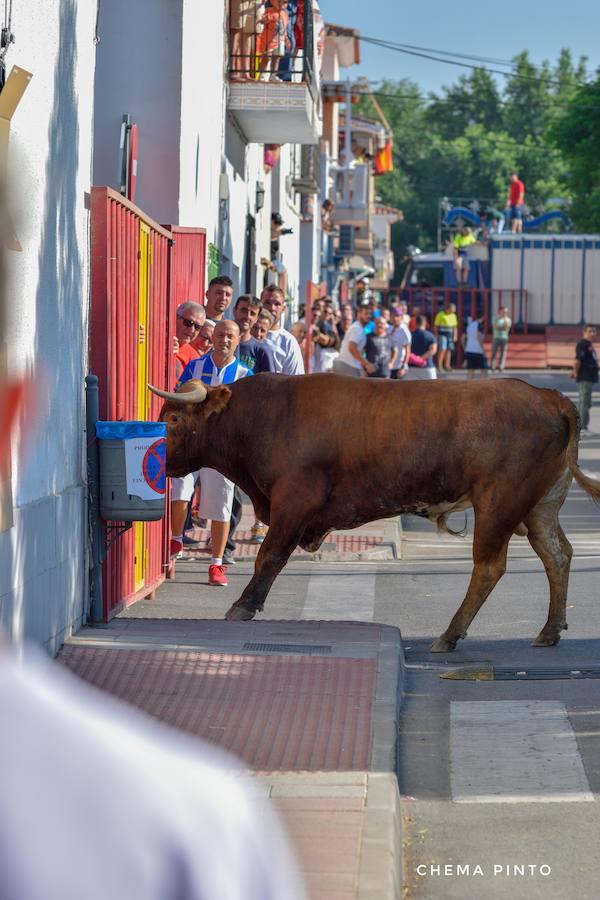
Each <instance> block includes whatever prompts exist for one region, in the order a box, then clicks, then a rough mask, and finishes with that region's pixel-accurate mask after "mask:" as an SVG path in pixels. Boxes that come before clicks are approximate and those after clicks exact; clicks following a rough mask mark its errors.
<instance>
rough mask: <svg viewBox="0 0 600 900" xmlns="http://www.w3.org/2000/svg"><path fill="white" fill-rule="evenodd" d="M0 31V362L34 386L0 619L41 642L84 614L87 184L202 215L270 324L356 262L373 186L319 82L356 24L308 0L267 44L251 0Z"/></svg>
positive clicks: (354, 50)
mask: <svg viewBox="0 0 600 900" xmlns="http://www.w3.org/2000/svg"><path fill="white" fill-rule="evenodd" d="M324 7H325V4H324ZM289 8H290V10H291V11H292V12H293V10H294V8H295V5H294V4H293V3H291V4H289ZM257 11H260V15H261V16H262V15H264V14H266V12H265V10H264V6H263V5H262V4H257ZM324 13H326V8H324ZM12 30H13V32H14V33H15V36H16V38H17V42H16V43H15V44H12V45H10V47H9V49H8V52H7V56H6V63H7V72H8V73H10V72H11V69H12V67H13V66H16V67H17V71H16V77H18V78H24V79H25V81H26V85H25V87H24V88H23V90H22V97H21V99H20V101H19V103H18V105H17V107H16V109H15V110H14V111H13V112H12V114H11V118H10V143H9V153H8V158H9V167H10V179H9V180H10V182H11V184H15V185H16V188H15V192H14V194H15V198H14V199H16V201H17V203H16V206H17V214H16V217H15V231H16V234H17V237H18V242H19V244H20V247H21V249H20V250H17V249H14V250H11V251H9V255H10V278H11V285H10V291H9V294H10V296H11V297H12V298H13V302H12V307H11V322H10V334H11V337H10V341H9V345H8V347H7V348H5V349H4V353H3V354H2V352H1V351H0V365H7V367H8V370H9V371H10V370H12V369H21V370H26V371H29V372H31V375H32V381H33V384H34V385H35V393H36V396H37V397H38V398H39V400H38V409H37V414H36V419H37V423H36V422H33V423H26V424H27V425H28V426H29V427H28V428H24V429H23V434H22V435H19V436H17V438H16V439H15V442H14V446H13V448H12V461H11V463H12V465H11V471H10V473H8V472H6V473H4V474H3V476H2V478H1V479H0V510H1V515H0V623H1V624H2V625H3V626H4V628H5V629H6V630H7V631H8V633H9V635H10V636H11V637H12V638H13V639H15V640H17V641H20V640H22V639H23V638H31V639H33V640H35V641H36V642H38V643H40V644H43V645H44V646H46V647H47V649H48V650H49V651H50V652H54V651H55V650H56V649H57V648H58V647H59V646H60V644H61V643H62V641H63V640H64V638H65V637H66V636H68V635H69V633H71V632H72V631H73V630H76V629H77V628H78V627H79V626H80V625H81V624H82V622H84V621H85V620H86V617H87V616H88V614H89V575H88V573H89V568H90V550H89V529H88V505H87V485H86V445H87V437H86V434H85V404H84V377H85V375H86V374H87V372H88V371H89V360H90V346H91V342H93V341H94V335H93V334H90V333H89V321H90V305H91V304H92V303H94V302H95V303H98V302H99V299H98V297H96V298H94V297H93V296H92V293H93V291H92V290H91V286H90V270H91V253H92V252H93V251H92V247H93V245H92V243H91V241H90V228H91V223H90V199H89V198H90V192H91V189H92V186H94V185H95V186H108V187H110V188H112V189H114V190H116V191H124V190H129V191H130V199H131V200H132V201H133V202H134V203H135V205H136V206H137V207H139V209H140V211H142V212H143V215H144V216H145V217H147V218H149V219H152V220H153V221H154V222H155V223H158V224H162V225H167V226H180V227H183V228H190V229H203V230H204V231H205V233H206V239H205V242H204V244H203V246H204V247H205V251H204V252H205V258H204V259H203V260H201V261H200V262H201V265H202V266H203V267H204V274H205V276H206V278H210V277H212V276H214V275H215V274H217V273H219V274H227V275H230V276H231V278H232V280H233V284H234V294H235V295H238V294H240V293H253V294H259V293H260V291H261V289H262V287H263V286H264V285H265V284H272V283H275V284H278V285H280V286H281V287H282V288H283V290H284V291H285V293H286V296H287V300H288V314H287V322H288V324H289V323H290V322H291V321H293V320H295V319H296V318H298V317H299V316H300V315H301V314H302V309H303V307H304V305H305V303H306V300H307V299H310V298H312V297H313V296H315V293H316V294H318V292H319V291H320V290H322V289H323V288H319V287H318V285H319V283H320V282H324V281H325V282H328V283H329V287H330V289H331V288H335V287H336V285H338V283H339V282H340V281H344V280H345V279H346V280H347V278H348V277H350V275H352V272H353V269H352V264H353V263H352V257H353V256H357V255H358V256H359V257H360V258H361V260H363V261H365V260H366V261H368V260H369V259H370V260H371V262H373V261H374V256H373V253H374V251H373V248H372V244H373V238H372V234H371V231H370V223H371V220H372V215H371V212H372V209H373V205H374V203H375V194H374V189H373V179H372V170H371V166H370V163H369V162H366V163H360V164H356V163H355V162H353V163H352V164H351V163H350V160H349V159H347V160H346V161H344V159H343V158H342V156H341V154H342V152H343V147H344V140H343V135H344V134H345V133H348V132H349V129H348V127H347V125H346V126H345V125H344V123H343V119H342V121H341V117H340V113H339V107H340V104H344V103H345V104H346V106H345V109H346V116H348V115H350V116H351V115H352V113H351V102H350V104H348V103H347V99H348V98H347V92H346V93H344V95H343V96H339V97H338V96H337V95H336V94H335V91H333V92H332V90H333V89H331V86H330V85H331V83H335V82H337V81H339V79H340V70H341V69H343V68H344V67H347V66H350V65H356V64H357V63H358V62H359V53H358V34H357V32H355V31H352V30H349V29H346V28H340V27H337V26H326V25H325V23H324V21H323V18H322V13H321V10H320V7H319V4H318V3H317V2H316V0H305V3H304V22H303V24H301V23H297V22H294V17H293V15H292V16H291V17H290V19H289V21H288V29H287V37H286V43H285V48H283V45H282V47H281V48H279V49H278V51H277V53H273V52H272V49H270V48H269V47H267V46H265V44H264V40H263V37H262V35H263V34H264V31H265V28H264V23H263V22H262V21H259V19H258V12H257V18H256V20H255V21H252V20H249V21H244V22H243V23H242V22H240V21H237V20H236V19H235V18H232V16H231V15H230V10H229V4H228V3H227V2H225V0H217V2H214V3H210V4H199V3H197V2H196V0H130V2H128V3H126V4H123V3H122V2H120V0H103V2H102V3H101V4H99V5H98V7H97V8H96V4H92V3H89V2H87V0H53V2H50V3H48V2H46V0H27V3H25V2H18V0H15V3H14V5H13V21H12ZM282 51H283V55H281V53H282ZM19 70H22V72H24V73H25V74H24V75H23V74H21V75H19ZM27 73H31V75H32V77H31V79H30V80H29V76H28V74H27ZM11 77H12V76H11ZM14 83H15V82H14V81H13V86H14ZM11 90H12V88H11ZM8 96H9V95H8V93H7V94H5V95H4V99H5V100H7V98H8ZM11 96H12V94H11ZM2 99H3V98H2V91H0V116H2V115H3V112H2V108H3V107H2ZM5 105H6V104H5ZM134 125H135V126H137V127H136V129H135V130H136V134H137V149H136V152H135V165H133V167H130V168H129V169H128V172H129V176H132V175H133V179H132V178H131V177H130V180H129V182H128V185H127V186H125V185H124V183H123V173H124V171H125V169H127V160H125V163H126V165H125V169H124V146H126V145H125V144H124V135H125V134H132V133H133V132H132V130H131V127H132V126H134ZM353 127H354V125H353V123H352V122H351V123H350V129H352V128H353ZM365 127H366V126H365ZM344 129H345V130H344ZM367 130H368V129H367ZM132 152H133V151H132ZM130 162H131V160H130ZM361 165H362V168H361ZM361 179H362V180H361ZM133 181H135V193H134V192H133V186H132V185H133ZM351 182H352V183H351ZM327 200H330V201H333V202H334V203H336V205H337V206H338V207H339V209H338V210H337V211H336V213H335V214H334V215H333V217H331V216H328V214H327V213H326V209H327V207H326V206H325V207H324V204H325V201H327ZM344 203H346V206H344ZM361 204H362V205H361ZM353 207H355V209H354V210H353ZM344 210H345V212H344ZM344 215H346V218H344ZM353 216H354V218H353ZM274 217H275V221H276V223H279V224H278V225H277V227H276V228H274V225H273V219H274ZM348 217H350V218H349V219H348ZM357 217H358V218H357ZM375 218H376V217H375ZM388 219H389V217H388ZM386 221H387V220H386ZM348 223H349V224H350V226H351V231H352V234H351V238H352V240H351V244H352V246H351V247H350V245H348V247H344V246H343V241H344V240H345V239H347V238H348V229H346V231H345V232H344V229H343V226H344V225H347V224H348ZM386 227H387V231H386V229H384V232H385V233H384V234H383V237H382V238H381V239H382V240H384V241H385V239H386V234H388V233H389V226H386ZM378 240H380V238H378ZM361 242H362V243H361ZM15 246H16V242H15ZM377 250H378V252H379V254H381V248H380V246H379V244H378V248H377ZM369 254H371V256H369ZM196 262H197V261H196ZM355 262H356V261H355ZM378 268H379V269H380V270H381V273H382V276H383V277H384V276H385V271H384V270H385V266H384V267H383V268H382V267H380V266H378ZM348 273H349V274H348ZM204 280H205V279H204ZM198 283H200V282H198ZM179 299H181V298H179ZM187 299H191V300H202V299H203V298H202V297H199V296H198V297H197V296H190V297H187ZM141 333H142V332H140V334H141ZM3 355H4V357H5V359H4V361H3V359H2V356H3ZM26 432H28V433H27V434H26ZM26 445H27V446H26Z"/></svg>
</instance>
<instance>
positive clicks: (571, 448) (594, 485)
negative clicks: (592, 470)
mask: <svg viewBox="0 0 600 900" xmlns="http://www.w3.org/2000/svg"><path fill="white" fill-rule="evenodd" d="M562 412H563V415H564V416H565V417H566V418H567V420H568V422H569V443H568V445H567V465H568V467H569V470H570V472H571V475H572V476H573V478H574V479H575V481H576V482H577V484H578V485H579V487H580V488H581V489H582V490H583V491H585V492H586V494H589V496H590V497H591V498H592V500H593V501H594V503H600V481H598V480H597V479H596V478H590V477H589V475H585V474H584V473H583V472H582V471H581V469H580V468H579V464H578V462H577V447H578V445H579V430H580V421H579V413H578V412H577V409H576V407H575V406H574V405H573V404H572V403H571V401H570V400H566V401H565V403H564V406H563V409H562Z"/></svg>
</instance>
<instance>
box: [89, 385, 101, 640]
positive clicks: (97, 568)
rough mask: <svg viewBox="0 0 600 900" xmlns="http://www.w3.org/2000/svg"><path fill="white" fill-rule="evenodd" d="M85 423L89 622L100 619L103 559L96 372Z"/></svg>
mask: <svg viewBox="0 0 600 900" xmlns="http://www.w3.org/2000/svg"><path fill="white" fill-rule="evenodd" d="M85 410H86V415H85V424H86V439H87V474H88V510H89V513H88V521H89V535H90V544H91V550H92V560H91V566H90V617H91V621H92V622H101V621H102V618H103V616H102V613H103V603H102V562H103V559H104V526H103V525H102V520H101V518H100V466H99V461H98V442H97V440H96V422H97V421H98V416H99V404H98V376H97V375H86V377H85Z"/></svg>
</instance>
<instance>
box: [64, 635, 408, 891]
mask: <svg viewBox="0 0 600 900" xmlns="http://www.w3.org/2000/svg"><path fill="white" fill-rule="evenodd" d="M59 660H60V661H61V662H62V663H63V664H64V665H66V666H68V667H69V668H70V669H71V670H72V671H73V672H75V673H76V674H77V675H79V676H80V677H82V678H84V679H85V680H86V681H88V682H90V683H91V684H93V685H95V686H97V687H98V688H100V689H102V690H106V691H108V692H110V693H112V694H114V695H116V696H118V697H120V698H122V699H123V700H124V701H125V702H128V703H131V704H133V705H135V706H137V707H139V708H141V709H143V710H145V711H146V712H148V713H149V714H150V715H153V716H156V717H157V718H159V719H161V720H162V721H164V722H166V723H168V724H169V725H172V726H174V727H177V728H181V729H182V730H185V731H187V732H189V733H192V734H195V735H198V736H201V737H203V738H204V739H206V740H209V741H212V742H214V743H216V744H219V745H220V746H222V747H224V748H226V749H227V750H230V751H231V752H233V753H234V754H236V755H237V756H238V758H239V759H240V760H242V761H243V762H244V763H245V764H246V765H248V766H250V767H251V768H252V769H254V771H255V772H256V778H257V783H258V784H259V785H260V788H261V790H263V789H264V790H265V791H266V793H267V796H268V797H269V798H270V800H272V802H273V803H275V804H276V805H277V806H278V808H279V810H280V813H281V815H282V817H283V819H284V821H285V824H286V826H287V828H288V831H289V833H290V837H291V840H292V843H293V845H294V847H295V850H296V855H297V857H298V860H299V864H300V867H301V871H302V874H303V876H304V878H305V881H306V883H307V886H308V889H309V896H310V897H311V900H334V898H339V900H342V898H344V900H351V898H352V900H355V898H359V900H386V898H396V897H400V896H401V887H400V860H401V838H400V835H401V820H400V814H399V796H398V786H397V782H396V777H395V774H394V770H395V743H396V735H397V714H398V703H397V700H398V688H399V685H400V686H401V682H402V679H403V666H402V652H401V644H400V636H399V633H398V631H397V630H396V629H395V628H391V627H388V626H381V625H376V624H372V623H361V622H318V621H315V622H310V621H300V622H287V621H279V620H277V621H260V622H224V621H221V620H189V619H176V618H173V619H140V618H126V617H123V618H116V619H114V620H113V621H112V622H110V623H109V624H108V625H106V626H102V627H96V628H85V629H83V630H82V631H80V632H79V633H78V634H77V635H75V636H74V637H73V638H71V639H70V640H69V641H68V642H67V643H66V644H65V646H64V647H63V649H62V651H61V653H60V655H59Z"/></svg>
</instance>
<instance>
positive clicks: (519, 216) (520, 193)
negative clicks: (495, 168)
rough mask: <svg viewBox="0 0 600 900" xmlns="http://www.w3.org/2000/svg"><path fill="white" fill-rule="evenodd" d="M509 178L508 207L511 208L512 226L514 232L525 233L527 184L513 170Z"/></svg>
mask: <svg viewBox="0 0 600 900" xmlns="http://www.w3.org/2000/svg"><path fill="white" fill-rule="evenodd" d="M508 180H509V181H510V185H509V187H508V197H507V198H506V208H507V209H510V227H511V231H512V233H513V234H522V233H523V204H524V202H525V185H524V184H523V182H522V181H521V180H520V179H519V176H518V175H517V173H516V172H511V174H510V175H509V178H508Z"/></svg>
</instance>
